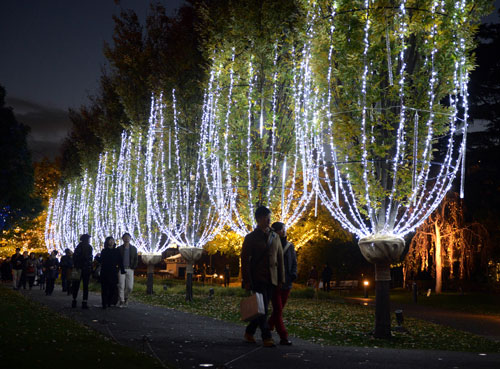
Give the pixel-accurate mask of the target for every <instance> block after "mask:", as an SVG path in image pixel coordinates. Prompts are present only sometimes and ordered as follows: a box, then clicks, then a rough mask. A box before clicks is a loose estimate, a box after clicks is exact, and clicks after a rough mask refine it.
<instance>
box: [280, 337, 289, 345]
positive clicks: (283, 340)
mask: <svg viewBox="0 0 500 369" xmlns="http://www.w3.org/2000/svg"><path fill="white" fill-rule="evenodd" d="M280 345H282V346H292V341H289V340H288V338H285V339H281V340H280Z"/></svg>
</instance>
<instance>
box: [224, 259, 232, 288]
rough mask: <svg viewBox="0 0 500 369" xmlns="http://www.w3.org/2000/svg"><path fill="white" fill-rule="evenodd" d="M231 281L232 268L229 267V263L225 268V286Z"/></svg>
mask: <svg viewBox="0 0 500 369" xmlns="http://www.w3.org/2000/svg"><path fill="white" fill-rule="evenodd" d="M230 281H231V270H230V269H229V264H226V267H225V268H224V287H229V282H230Z"/></svg>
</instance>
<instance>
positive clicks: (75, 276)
mask: <svg viewBox="0 0 500 369" xmlns="http://www.w3.org/2000/svg"><path fill="white" fill-rule="evenodd" d="M81 276H82V270H81V269H78V268H72V269H71V272H70V273H69V279H71V280H72V281H79V280H80V278H81Z"/></svg>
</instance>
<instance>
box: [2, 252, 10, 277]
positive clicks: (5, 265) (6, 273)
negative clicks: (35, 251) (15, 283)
mask: <svg viewBox="0 0 500 369" xmlns="http://www.w3.org/2000/svg"><path fill="white" fill-rule="evenodd" d="M1 273H2V281H4V282H7V281H12V264H11V262H10V257H7V258H6V259H5V260H4V261H2V266H1Z"/></svg>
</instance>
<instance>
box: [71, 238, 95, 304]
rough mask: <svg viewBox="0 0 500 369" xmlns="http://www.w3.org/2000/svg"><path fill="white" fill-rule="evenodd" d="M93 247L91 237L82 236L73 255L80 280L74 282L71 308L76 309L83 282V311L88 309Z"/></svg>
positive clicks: (74, 265)
mask: <svg viewBox="0 0 500 369" xmlns="http://www.w3.org/2000/svg"><path fill="white" fill-rule="evenodd" d="M92 252H93V249H92V246H90V236H89V235H88V234H82V235H81V236H80V243H79V244H78V245H77V246H76V248H75V252H74V253H73V267H74V268H76V269H78V270H79V271H80V278H79V279H77V280H73V282H72V285H71V288H72V290H73V291H72V292H73V301H72V302H71V307H72V308H76V298H77V297H78V290H79V289H80V282H83V299H82V309H88V308H89V306H88V304H87V300H88V299H89V280H90V275H91V274H92Z"/></svg>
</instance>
